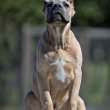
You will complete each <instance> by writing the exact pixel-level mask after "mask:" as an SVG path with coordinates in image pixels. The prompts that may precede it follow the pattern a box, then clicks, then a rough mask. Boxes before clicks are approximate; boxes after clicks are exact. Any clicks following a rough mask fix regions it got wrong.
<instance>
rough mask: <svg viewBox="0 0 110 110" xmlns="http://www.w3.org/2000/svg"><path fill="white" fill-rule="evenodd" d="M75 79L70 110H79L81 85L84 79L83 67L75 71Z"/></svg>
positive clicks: (78, 67)
mask: <svg viewBox="0 0 110 110" xmlns="http://www.w3.org/2000/svg"><path fill="white" fill-rule="evenodd" d="M74 74H75V78H74V82H73V85H72V91H71V96H70V97H71V98H70V110H77V103H78V96H79V89H80V85H81V79H82V71H81V66H80V65H77V66H76V67H75V70H74Z"/></svg>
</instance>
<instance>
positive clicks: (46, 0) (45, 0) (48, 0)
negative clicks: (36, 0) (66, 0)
mask: <svg viewBox="0 0 110 110" xmlns="http://www.w3.org/2000/svg"><path fill="white" fill-rule="evenodd" d="M43 1H44V2H47V3H48V2H50V1H51V0H43Z"/></svg>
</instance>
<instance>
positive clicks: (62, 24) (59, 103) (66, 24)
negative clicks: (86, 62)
mask: <svg viewBox="0 0 110 110" xmlns="http://www.w3.org/2000/svg"><path fill="white" fill-rule="evenodd" d="M44 14H45V21H46V23H47V27H46V30H45V32H44V33H43V36H42V37H41V38H40V41H39V43H38V46H37V55H36V56H37V58H36V73H35V74H34V75H33V90H32V91H30V92H29V93H28V94H27V96H26V99H25V106H26V110H86V108H85V104H84V101H83V100H82V98H81V97H80V96H79V90H80V85H81V78H82V72H81V66H82V52H81V48H80V44H79V43H78V41H77V40H76V38H75V36H74V34H73V32H72V31H71V30H70V27H71V18H72V17H73V16H74V14H75V10H74V5H73V0H44Z"/></svg>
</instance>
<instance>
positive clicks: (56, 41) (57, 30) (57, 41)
mask: <svg viewBox="0 0 110 110" xmlns="http://www.w3.org/2000/svg"><path fill="white" fill-rule="evenodd" d="M69 31H70V23H68V24H67V25H65V26H60V27H59V26H54V25H47V32H48V37H49V41H50V43H51V45H52V46H53V48H54V49H56V50H57V49H59V48H62V49H64V48H65V42H66V41H67V40H68V37H69V33H70V32H69Z"/></svg>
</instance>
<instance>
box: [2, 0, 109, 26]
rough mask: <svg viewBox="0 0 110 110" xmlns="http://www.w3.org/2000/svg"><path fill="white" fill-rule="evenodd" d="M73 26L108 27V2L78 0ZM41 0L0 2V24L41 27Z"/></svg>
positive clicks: (5, 0) (42, 20)
mask: <svg viewBox="0 0 110 110" xmlns="http://www.w3.org/2000/svg"><path fill="white" fill-rule="evenodd" d="M74 2H75V10H76V15H75V17H74V20H73V25H80V26H88V25H90V26H96V25H97V26H109V25H110V20H109V19H110V16H108V15H109V14H110V11H109V10H110V7H109V0H105V1H103V0H92V1H89V0H83V1H82V0H78V1H74ZM42 10H43V0H0V23H6V22H14V23H15V24H18V25H22V24H24V23H30V24H37V25H42V24H43V23H44V18H43V11H42Z"/></svg>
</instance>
